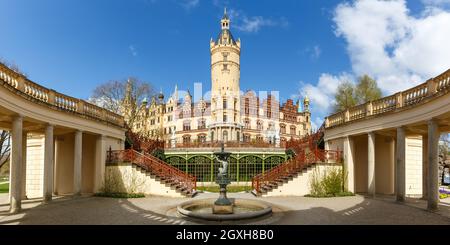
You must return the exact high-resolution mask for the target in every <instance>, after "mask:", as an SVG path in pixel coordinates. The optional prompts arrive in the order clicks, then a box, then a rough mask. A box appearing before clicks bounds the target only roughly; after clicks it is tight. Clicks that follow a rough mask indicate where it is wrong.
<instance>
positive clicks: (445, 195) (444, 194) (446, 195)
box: [439, 193, 450, 199]
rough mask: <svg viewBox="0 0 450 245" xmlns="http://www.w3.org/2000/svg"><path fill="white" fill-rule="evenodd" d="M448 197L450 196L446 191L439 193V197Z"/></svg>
mask: <svg viewBox="0 0 450 245" xmlns="http://www.w3.org/2000/svg"><path fill="white" fill-rule="evenodd" d="M447 197H450V196H449V194H446V193H441V194H439V199H445V198H447Z"/></svg>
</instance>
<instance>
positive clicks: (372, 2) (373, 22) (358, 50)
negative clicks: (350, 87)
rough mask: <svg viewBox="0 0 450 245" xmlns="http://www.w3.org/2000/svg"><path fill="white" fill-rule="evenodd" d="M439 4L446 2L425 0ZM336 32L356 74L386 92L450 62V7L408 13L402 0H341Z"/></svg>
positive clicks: (417, 80) (442, 68)
mask: <svg viewBox="0 0 450 245" xmlns="http://www.w3.org/2000/svg"><path fill="white" fill-rule="evenodd" d="M427 2H429V3H428V4H431V2H434V3H438V2H440V3H442V2H448V1H442V0H441V1H431V0H430V1H427ZM333 20H334V22H335V24H336V35H337V36H338V37H343V38H344V39H345V40H346V41H347V51H348V54H349V56H350V60H351V63H352V70H353V72H354V74H356V75H361V74H369V75H371V76H373V77H375V78H376V79H377V80H378V83H379V86H380V88H381V89H382V90H383V92H385V93H387V94H391V93H395V92H398V91H400V90H404V89H406V88H409V87H412V86H414V85H416V84H418V83H421V82H424V81H425V80H427V79H428V78H431V77H434V76H436V75H439V74H440V73H441V72H444V71H445V70H447V69H448V68H449V67H450V59H448V57H450V46H449V45H448V40H450V31H448V30H449V26H450V12H447V11H445V10H444V9H440V8H434V10H433V11H429V8H425V9H424V11H423V13H422V14H421V15H420V16H419V17H414V16H413V15H411V13H410V10H409V9H408V8H407V6H406V2H405V1H404V0H394V1H381V0H360V1H354V2H352V3H341V4H339V5H338V6H337V7H336V9H335V13H334V19H333Z"/></svg>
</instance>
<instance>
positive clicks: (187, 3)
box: [180, 0, 200, 10]
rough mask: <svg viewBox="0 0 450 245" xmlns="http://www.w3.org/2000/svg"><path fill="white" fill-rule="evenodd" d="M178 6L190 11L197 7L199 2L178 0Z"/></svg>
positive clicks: (198, 0)
mask: <svg viewBox="0 0 450 245" xmlns="http://www.w3.org/2000/svg"><path fill="white" fill-rule="evenodd" d="M180 4H181V6H183V7H184V8H185V9H186V10H190V9H192V8H195V7H197V6H198V5H199V4H200V0H180Z"/></svg>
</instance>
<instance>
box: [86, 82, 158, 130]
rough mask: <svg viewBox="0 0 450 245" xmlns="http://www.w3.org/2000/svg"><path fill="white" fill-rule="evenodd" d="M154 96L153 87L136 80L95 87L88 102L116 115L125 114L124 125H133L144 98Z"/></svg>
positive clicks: (107, 83) (108, 83)
mask: <svg viewBox="0 0 450 245" xmlns="http://www.w3.org/2000/svg"><path fill="white" fill-rule="evenodd" d="M154 94H155V92H154V89H153V86H152V85H151V84H150V83H148V82H144V81H141V80H138V79H136V78H129V79H128V80H121V81H117V80H114V81H109V82H106V83H104V84H101V85H99V86H98V87H96V88H95V89H94V91H93V93H92V96H91V98H90V99H89V102H91V103H94V104H96V105H98V106H100V107H103V108H105V109H108V110H110V111H112V112H115V113H117V114H122V115H124V113H126V114H127V115H124V116H125V119H126V123H127V124H128V125H129V126H131V125H133V124H134V122H135V119H136V116H137V115H138V112H139V108H140V106H141V103H142V100H143V99H144V98H150V97H151V96H153V95H154Z"/></svg>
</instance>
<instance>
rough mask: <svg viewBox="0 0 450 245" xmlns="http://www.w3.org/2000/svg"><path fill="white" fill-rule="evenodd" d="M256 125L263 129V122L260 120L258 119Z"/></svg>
mask: <svg viewBox="0 0 450 245" xmlns="http://www.w3.org/2000/svg"><path fill="white" fill-rule="evenodd" d="M257 126H258V130H263V122H262V121H261V120H258V122H257Z"/></svg>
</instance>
